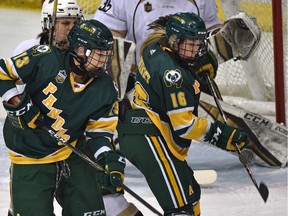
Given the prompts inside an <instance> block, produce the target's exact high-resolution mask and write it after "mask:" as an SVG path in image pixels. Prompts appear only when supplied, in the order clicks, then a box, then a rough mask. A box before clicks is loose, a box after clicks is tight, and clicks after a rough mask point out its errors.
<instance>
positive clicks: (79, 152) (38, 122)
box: [36, 120, 162, 215]
mask: <svg viewBox="0 0 288 216" xmlns="http://www.w3.org/2000/svg"><path fill="white" fill-rule="evenodd" d="M36 125H37V126H38V127H40V128H41V129H43V130H44V131H46V132H47V133H48V134H49V135H50V136H52V137H53V138H55V139H56V140H57V141H58V142H61V143H62V144H63V145H65V146H66V147H68V148H69V149H71V150H72V151H73V152H74V153H75V154H76V155H78V156H79V157H80V158H81V159H82V160H84V161H85V162H87V163H88V164H89V165H90V166H92V167H93V168H95V169H96V170H97V171H98V172H105V170H104V169H103V168H102V167H101V166H100V165H99V164H97V163H96V162H94V161H93V160H91V159H90V158H89V157H88V156H87V155H86V154H84V153H83V152H82V151H80V150H79V149H77V148H75V147H74V146H73V145H71V143H69V142H67V141H66V140H65V139H63V138H62V137H61V136H59V135H58V134H56V133H55V132H54V131H53V130H52V129H49V128H48V127H47V126H45V125H44V124H43V123H42V122H41V121H39V120H37V121H36ZM121 187H122V188H123V189H124V190H125V191H126V192H128V193H129V194H130V195H131V196H133V197H134V198H135V199H137V200H138V201H139V202H140V203H142V204H143V205H144V206H146V207H147V208H148V209H149V210H150V211H152V212H153V213H155V214H156V215H162V214H161V213H160V212H159V211H157V210H156V209H155V208H154V207H153V206H151V205H150V204H149V203H147V202H146V201H145V200H144V199H142V198H141V197H140V196H139V195H138V194H136V193H135V192H134V191H132V190H131V189H130V188H128V187H127V186H126V185H124V184H122V185H121Z"/></svg>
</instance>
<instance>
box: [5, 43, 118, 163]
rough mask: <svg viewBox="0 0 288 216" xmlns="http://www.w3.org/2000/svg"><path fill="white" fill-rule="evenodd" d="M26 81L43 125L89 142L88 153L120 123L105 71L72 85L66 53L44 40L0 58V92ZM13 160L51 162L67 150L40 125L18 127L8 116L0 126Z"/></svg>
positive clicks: (78, 141)
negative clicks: (41, 116) (38, 126)
mask: <svg viewBox="0 0 288 216" xmlns="http://www.w3.org/2000/svg"><path fill="white" fill-rule="evenodd" d="M23 83H24V84H26V87H25V92H27V93H28V94H29V95H30V96H31V98H32V102H33V104H34V105H36V106H38V107H39V108H40V111H41V113H42V114H43V115H44V120H43V121H44V122H45V124H46V126H47V127H49V128H51V129H53V130H54V131H55V132H56V133H57V134H58V135H59V136H61V137H62V138H64V139H65V140H68V141H69V142H70V143H71V144H72V145H73V146H76V147H77V146H78V147H79V146H80V144H81V143H82V144H83V143H84V142H87V144H88V145H89V147H90V149H91V151H92V152H96V151H97V150H98V149H99V148H100V147H102V146H109V147H110V143H111V139H112V136H113V133H114V131H115V128H116V125H117V122H118V116H117V114H118V107H117V106H118V103H117V90H116V88H115V85H114V83H113V81H112V78H111V77H110V76H109V75H108V74H106V73H103V74H102V75H101V76H99V77H97V78H90V80H88V81H87V82H86V83H85V84H83V85H80V87H79V85H78V86H77V87H76V83H75V82H74V75H73V73H72V72H71V69H70V67H69V53H68V52H63V51H60V50H58V49H56V48H53V47H49V46H46V45H40V46H36V47H33V48H31V49H29V50H27V51H26V52H23V53H21V54H19V55H18V56H14V57H12V58H8V59H1V60H0V95H1V97H2V99H3V100H5V98H6V99H7V98H10V97H11V95H13V96H14V95H16V94H17V88H16V86H15V85H16V84H23ZM3 133H4V139H5V143H6V145H7V147H8V148H9V150H10V151H9V155H10V158H11V160H12V162H14V163H20V164H31V163H35V164H36V163H50V162H56V161H60V160H63V159H66V158H67V157H68V156H69V155H70V154H71V150H70V149H69V148H67V147H65V146H64V145H63V144H61V143H60V142H59V143H58V142H57V141H56V140H55V138H53V137H50V136H49V135H48V134H47V132H45V131H43V130H42V129H40V128H36V129H28V130H21V129H18V128H15V127H13V126H12V125H11V123H10V122H9V121H8V120H6V122H5V126H4V129H3Z"/></svg>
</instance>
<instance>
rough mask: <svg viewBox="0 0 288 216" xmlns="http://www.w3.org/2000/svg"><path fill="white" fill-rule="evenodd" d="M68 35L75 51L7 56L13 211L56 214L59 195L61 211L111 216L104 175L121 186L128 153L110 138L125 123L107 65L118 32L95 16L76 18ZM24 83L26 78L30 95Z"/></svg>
mask: <svg viewBox="0 0 288 216" xmlns="http://www.w3.org/2000/svg"><path fill="white" fill-rule="evenodd" d="M68 41H69V52H68V51H67V52H66V51H61V50H59V49H57V48H55V47H51V46H47V45H40V46H35V47H33V48H31V49H29V50H27V51H25V52H23V53H21V54H19V55H17V56H14V57H11V58H8V59H1V60H0V94H1V97H2V99H3V106H4V108H5V109H6V110H7V118H6V120H5V125H4V129H3V134H4V139H5V144H6V146H7V147H8V149H9V156H10V159H11V162H12V165H11V192H12V195H11V198H12V208H13V212H14V215H23V216H25V215H30V216H33V215H45V216H46V215H47V216H48V215H49V216H50V215H51V216H52V215H54V213H53V198H54V196H55V197H56V199H57V201H58V202H59V204H60V205H61V206H62V208H63V211H62V215H67V216H68V215H69V216H70V215H75V216H76V215H106V213H105V209H104V204H103V200H102V196H101V186H102V185H99V184H98V183H97V182H99V178H100V179H101V178H105V179H106V180H107V179H108V180H109V182H107V181H106V182H105V184H106V185H105V186H106V187H109V188H110V189H111V190H115V191H119V190H121V182H122V181H123V177H124V168H125V158H124V157H123V156H122V154H121V153H119V152H115V151H113V150H112V149H111V145H110V144H111V140H112V136H113V133H114V130H115V128H116V125H117V122H118V117H117V112H118V108H117V107H118V104H117V90H116V89H115V85H114V83H113V81H112V78H111V77H110V76H109V75H108V74H107V73H106V72H105V70H106V67H107V65H108V64H110V62H111V57H112V53H113V43H114V42H113V37H112V34H111V32H110V30H109V29H108V28H107V27H106V26H105V25H103V24H102V23H100V22H98V21H96V20H88V21H83V22H80V23H77V24H75V25H74V27H73V28H72V29H71V31H70V33H69V35H68ZM19 83H20V84H21V83H24V84H26V87H25V91H24V93H23V94H19V92H18V90H17V88H16V84H19ZM37 121H41V122H42V124H45V125H46V126H47V127H49V128H51V130H53V131H54V132H55V133H57V135H58V136H60V137H61V138H63V139H64V140H67V141H69V142H70V143H71V144H72V145H73V146H75V147H76V148H77V149H79V150H81V151H83V152H87V153H91V152H92V157H94V158H95V160H96V162H97V163H99V164H100V165H101V166H103V167H105V169H106V170H107V174H104V173H99V174H98V173H97V172H96V171H95V169H94V168H92V167H91V166H90V165H88V164H87V163H86V162H84V161H83V160H82V159H80V158H79V157H78V156H77V155H75V154H74V153H72V151H71V150H70V149H69V148H67V147H66V146H64V145H63V144H62V143H61V142H57V141H56V139H55V138H53V137H51V136H50V135H49V134H48V133H47V132H45V131H43V130H42V129H41V128H38V127H37V124H36V122H37ZM103 175H104V176H103Z"/></svg>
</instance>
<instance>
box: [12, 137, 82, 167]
mask: <svg viewBox="0 0 288 216" xmlns="http://www.w3.org/2000/svg"><path fill="white" fill-rule="evenodd" d="M76 143H77V140H75V141H74V142H72V143H70V144H71V145H72V146H74V147H75V146H76ZM71 153H72V150H71V149H70V148H68V147H67V146H63V148H61V149H59V150H58V151H56V152H54V153H53V154H51V155H49V156H46V157H44V158H37V159H36V158H30V157H25V156H23V155H19V154H17V153H15V152H12V151H9V152H8V154H9V157H10V160H11V162H12V163H15V164H47V163H54V162H58V161H62V160H65V159H67V158H68V157H69V156H70V154H71Z"/></svg>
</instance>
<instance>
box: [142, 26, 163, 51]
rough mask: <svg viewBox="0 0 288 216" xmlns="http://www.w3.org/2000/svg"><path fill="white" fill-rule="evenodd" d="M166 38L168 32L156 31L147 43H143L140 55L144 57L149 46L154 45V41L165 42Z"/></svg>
mask: <svg viewBox="0 0 288 216" xmlns="http://www.w3.org/2000/svg"><path fill="white" fill-rule="evenodd" d="M165 37H166V31H165V30H164V29H160V30H156V31H155V32H153V33H151V34H150V35H149V36H148V37H147V38H146V39H145V41H144V42H143V43H142V45H141V48H140V55H141V56H142V52H143V50H144V49H145V48H146V47H147V46H149V44H151V43H153V42H154V41H160V40H164V39H165Z"/></svg>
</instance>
